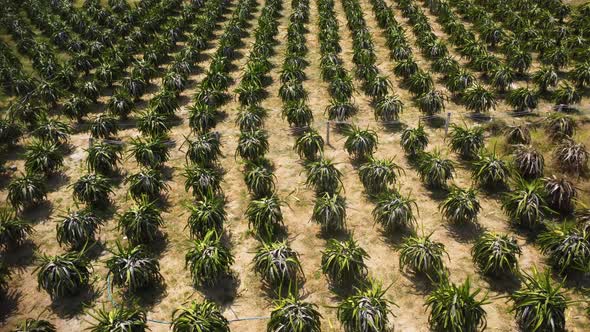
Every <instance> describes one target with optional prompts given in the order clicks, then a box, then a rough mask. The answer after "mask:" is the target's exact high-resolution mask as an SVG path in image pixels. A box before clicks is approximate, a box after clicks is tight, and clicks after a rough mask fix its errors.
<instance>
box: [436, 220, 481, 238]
mask: <svg viewBox="0 0 590 332" xmlns="http://www.w3.org/2000/svg"><path fill="white" fill-rule="evenodd" d="M444 227H445V228H446V229H447V231H448V232H449V234H450V236H451V237H452V238H453V239H455V240H457V242H460V243H469V242H471V241H473V240H475V239H477V238H478V237H480V236H481V235H482V234H483V233H484V232H485V230H486V229H485V227H483V226H482V225H481V224H479V223H478V222H465V223H445V226H444Z"/></svg>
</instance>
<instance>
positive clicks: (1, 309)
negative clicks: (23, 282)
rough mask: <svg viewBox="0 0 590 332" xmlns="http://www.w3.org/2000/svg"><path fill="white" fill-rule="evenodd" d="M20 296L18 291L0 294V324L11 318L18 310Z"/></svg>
mask: <svg viewBox="0 0 590 332" xmlns="http://www.w3.org/2000/svg"><path fill="white" fill-rule="evenodd" d="M21 297H22V294H21V292H20V291H18V290H9V291H7V292H0V298H1V299H2V301H0V323H4V322H5V321H6V319H7V318H9V317H10V316H12V315H13V314H14V313H15V312H16V311H17V308H18V303H19V301H20V298H21Z"/></svg>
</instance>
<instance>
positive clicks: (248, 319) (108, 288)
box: [107, 275, 270, 325]
mask: <svg viewBox="0 0 590 332" xmlns="http://www.w3.org/2000/svg"><path fill="white" fill-rule="evenodd" d="M107 297H108V298H109V301H111V304H112V305H113V307H119V306H120V305H119V304H118V303H117V302H115V299H113V291H112V285H111V276H110V275H109V276H108V277H107ZM269 318H270V316H255V317H244V318H235V319H228V320H227V321H228V322H230V323H233V322H241V321H251V320H264V319H269ZM146 320H147V321H148V322H152V323H156V324H165V325H170V324H172V322H167V321H163V320H158V319H149V318H147V319H146Z"/></svg>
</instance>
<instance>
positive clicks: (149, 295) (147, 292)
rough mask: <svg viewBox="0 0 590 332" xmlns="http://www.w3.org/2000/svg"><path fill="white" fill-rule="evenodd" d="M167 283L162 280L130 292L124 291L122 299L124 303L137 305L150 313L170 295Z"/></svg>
mask: <svg viewBox="0 0 590 332" xmlns="http://www.w3.org/2000/svg"><path fill="white" fill-rule="evenodd" d="M166 288H167V287H166V283H165V282H164V281H163V280H162V281H161V282H158V283H156V284H154V285H151V286H149V287H146V288H142V289H139V290H137V291H136V292H130V291H127V290H122V291H121V292H120V294H121V299H122V301H123V302H124V303H135V304H137V306H139V307H140V308H143V309H144V310H146V311H150V310H151V309H153V308H154V307H155V306H156V305H158V304H159V303H160V302H162V299H164V298H165V297H166V295H168V293H167V292H166Z"/></svg>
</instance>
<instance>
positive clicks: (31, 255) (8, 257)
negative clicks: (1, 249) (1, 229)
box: [3, 239, 37, 270]
mask: <svg viewBox="0 0 590 332" xmlns="http://www.w3.org/2000/svg"><path fill="white" fill-rule="evenodd" d="M36 250H37V245H36V244H35V242H33V241H32V240H30V239H27V240H26V241H24V242H23V243H21V245H20V246H18V247H10V248H8V250H7V251H6V254H5V255H4V256H3V258H4V262H5V263H6V264H7V265H8V266H10V267H12V268H16V269H19V270H24V269H25V268H26V267H27V266H29V265H31V264H32V263H33V262H34V261H35V251H36Z"/></svg>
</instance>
